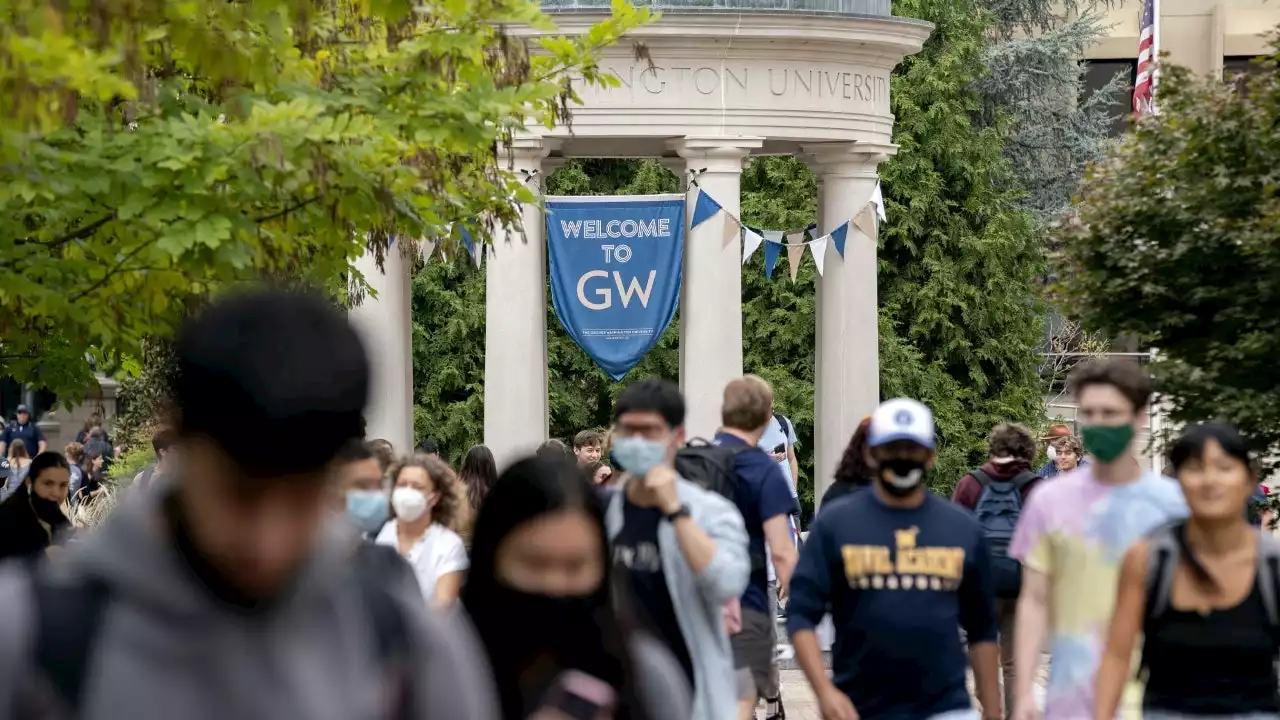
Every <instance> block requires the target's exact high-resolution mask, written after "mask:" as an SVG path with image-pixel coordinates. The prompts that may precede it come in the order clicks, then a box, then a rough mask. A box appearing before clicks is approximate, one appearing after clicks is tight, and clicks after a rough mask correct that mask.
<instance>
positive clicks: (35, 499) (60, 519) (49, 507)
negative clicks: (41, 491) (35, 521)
mask: <svg viewBox="0 0 1280 720" xmlns="http://www.w3.org/2000/svg"><path fill="white" fill-rule="evenodd" d="M30 493H31V496H30V499H31V509H32V510H33V511H35V514H36V517H38V518H40V519H41V520H43V521H45V522H47V523H49V524H51V525H57V524H60V523H65V522H67V516H66V515H63V514H62V506H61V505H59V504H58V503H56V502H54V501H52V500H45V499H44V498H42V497H40V496H39V495H37V494H36V491H35V489H34V488H33V489H31V490H30Z"/></svg>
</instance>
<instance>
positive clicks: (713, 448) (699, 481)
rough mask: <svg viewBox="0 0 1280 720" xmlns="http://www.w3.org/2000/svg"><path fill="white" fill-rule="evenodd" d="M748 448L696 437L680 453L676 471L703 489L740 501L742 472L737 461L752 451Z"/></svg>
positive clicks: (677, 457)
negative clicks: (739, 488) (740, 473)
mask: <svg viewBox="0 0 1280 720" xmlns="http://www.w3.org/2000/svg"><path fill="white" fill-rule="evenodd" d="M751 449H752V448H751V447H750V446H747V445H737V444H734V445H716V444H714V443H710V442H708V441H706V440H704V439H703V438H693V439H692V440H690V441H689V443H688V444H687V445H685V446H684V447H683V448H680V451H679V452H677V453H676V472H677V473H679V474H680V477H682V478H684V479H685V480H688V481H689V482H692V483H694V484H696V485H698V486H699V487H701V488H703V489H706V490H710V491H711V492H713V493H715V494H717V495H722V496H724V497H726V498H728V499H729V500H731V501H733V502H735V503H736V502H737V501H738V473H737V471H735V470H734V469H733V459H734V457H736V456H737V455H738V453H740V452H743V451H746V450H751Z"/></svg>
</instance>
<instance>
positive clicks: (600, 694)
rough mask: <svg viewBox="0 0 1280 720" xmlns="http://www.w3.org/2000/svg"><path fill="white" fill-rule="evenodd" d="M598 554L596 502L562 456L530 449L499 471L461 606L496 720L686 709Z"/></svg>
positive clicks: (679, 681)
mask: <svg viewBox="0 0 1280 720" xmlns="http://www.w3.org/2000/svg"><path fill="white" fill-rule="evenodd" d="M608 558H609V551H608V542H607V540H606V536H605V528H604V514H603V510H602V508H601V506H600V503H599V500H598V499H597V497H596V494H595V493H594V492H593V491H592V489H591V486H590V485H589V484H588V481H587V479H586V477H585V476H584V474H583V473H582V472H580V471H579V470H578V469H577V468H576V467H574V466H573V465H572V464H570V463H569V462H568V461H567V459H555V458H548V457H534V458H529V459H526V460H522V461H520V462H518V463H516V464H515V465H512V466H511V467H510V468H508V469H507V470H506V471H505V472H503V473H502V475H501V477H499V478H498V482H497V483H496V484H494V486H493V488H492V490H491V491H490V492H489V496H488V497H487V498H486V499H485V502H484V505H483V506H481V508H480V514H479V516H478V517H477V518H476V524H475V534H474V538H473V544H472V554H471V572H470V574H469V575H468V577H467V583H466V585H465V586H464V587H463V590H462V604H463V607H464V608H466V611H467V613H468V614H469V615H470V617H471V620H472V621H473V622H474V623H475V626H476V630H477V631H478V633H479V635H480V639H481V641H482V643H483V645H484V648H485V650H486V652H487V654H488V658H489V663H490V665H491V666H492V668H493V674H494V679H495V682H496V684H497V687H498V691H499V696H500V700H501V705H502V717H503V720H527V719H528V718H536V717H538V716H539V715H540V713H544V712H546V713H553V712H555V711H556V710H560V711H562V712H567V711H569V710H572V711H573V712H575V713H579V714H574V715H572V716H573V717H579V716H588V715H589V716H590V717H593V718H598V717H605V718H612V719H614V720H688V718H689V717H690V712H691V710H690V708H691V705H692V700H691V697H690V693H689V688H688V683H687V681H686V680H685V678H684V671H683V670H682V669H680V667H679V665H678V664H677V663H676V661H675V659H674V658H673V657H672V656H671V654H670V652H668V651H667V650H666V648H665V647H663V646H662V645H661V644H660V643H658V642H657V641H655V640H653V639H652V638H649V637H647V636H644V635H642V634H640V633H638V632H631V631H630V630H629V626H628V623H626V622H625V621H624V620H623V619H622V617H623V616H625V615H626V609H625V605H626V603H625V598H623V597H618V596H617V594H616V593H615V592H614V589H613V587H611V585H612V581H611V579H610V578H611V576H612V573H611V572H610V567H609V560H608ZM615 600H616V601H620V602H617V603H616V604H615ZM584 711H585V712H587V713H588V715H581V713H583V712H584Z"/></svg>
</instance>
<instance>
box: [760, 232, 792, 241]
mask: <svg viewBox="0 0 1280 720" xmlns="http://www.w3.org/2000/svg"><path fill="white" fill-rule="evenodd" d="M760 234H761V235H764V239H765V240H768V241H769V242H776V243H781V242H782V236H783V235H786V234H787V231H786V230H765V231H764V232H762V233H760Z"/></svg>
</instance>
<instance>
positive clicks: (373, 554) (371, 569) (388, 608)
mask: <svg viewBox="0 0 1280 720" xmlns="http://www.w3.org/2000/svg"><path fill="white" fill-rule="evenodd" d="M354 561H355V575H356V581H357V584H358V585H359V587H360V594H361V596H362V597H363V599H364V603H365V609H366V610H367V611H368V613H369V622H370V626H371V630H372V631H373V651H374V655H375V657H374V660H375V661H376V662H377V664H378V665H379V667H381V668H383V670H384V673H385V675H386V678H387V680H388V691H389V693H390V710H389V711H388V713H387V715H386V717H387V718H388V720H412V718H413V717H414V700H413V690H414V683H413V676H412V667H411V659H410V654H409V643H408V637H409V624H408V620H407V619H406V618H405V615H404V609H403V608H401V607H400V604H399V603H398V602H397V601H396V599H395V596H394V595H392V592H391V589H390V588H391V587H392V586H393V585H395V584H397V583H410V582H411V583H412V584H413V586H415V587H416V586H417V580H416V579H415V578H414V576H413V569H412V568H410V567H409V565H408V564H407V563H406V562H405V561H404V558H402V557H400V554H399V553H397V552H396V551H395V549H394V548H390V547H387V546H385V545H375V544H373V543H367V542H366V543H361V544H360V547H359V549H358V550H357V551H356V557H355V560H354Z"/></svg>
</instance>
